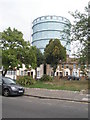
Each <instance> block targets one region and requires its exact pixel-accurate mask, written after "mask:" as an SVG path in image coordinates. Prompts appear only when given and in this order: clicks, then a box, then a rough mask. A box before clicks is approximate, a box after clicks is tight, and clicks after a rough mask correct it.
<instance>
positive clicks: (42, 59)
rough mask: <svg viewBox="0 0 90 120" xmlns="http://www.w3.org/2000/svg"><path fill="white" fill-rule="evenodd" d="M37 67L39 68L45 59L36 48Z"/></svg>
mask: <svg viewBox="0 0 90 120" xmlns="http://www.w3.org/2000/svg"><path fill="white" fill-rule="evenodd" d="M36 56H37V66H38V67H39V66H40V65H41V64H43V63H44V61H45V58H44V54H42V53H41V51H40V49H38V48H37V53H36Z"/></svg>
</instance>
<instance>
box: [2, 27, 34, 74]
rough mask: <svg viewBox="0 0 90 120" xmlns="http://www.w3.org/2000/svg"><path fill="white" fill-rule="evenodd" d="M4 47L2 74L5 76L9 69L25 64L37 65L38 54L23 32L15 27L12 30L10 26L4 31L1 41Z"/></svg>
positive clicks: (27, 65)
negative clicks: (25, 38)
mask: <svg viewBox="0 0 90 120" xmlns="http://www.w3.org/2000/svg"><path fill="white" fill-rule="evenodd" d="M0 44H1V47H2V65H3V71H2V75H3V76H5V74H6V73H7V70H9V69H12V70H13V69H15V68H17V69H18V68H19V67H22V64H25V65H26V67H27V68H28V67H29V65H32V67H36V56H35V55H36V54H35V52H33V51H34V48H33V47H31V46H30V43H29V42H27V41H25V40H24V39H23V34H22V33H21V32H20V31H18V30H16V29H15V28H14V29H13V30H11V28H10V27H9V28H8V29H7V30H5V31H3V32H2V38H1V41H0Z"/></svg>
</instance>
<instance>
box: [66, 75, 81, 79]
mask: <svg viewBox="0 0 90 120" xmlns="http://www.w3.org/2000/svg"><path fill="white" fill-rule="evenodd" d="M68 80H80V77H77V76H71V75H69V76H68Z"/></svg>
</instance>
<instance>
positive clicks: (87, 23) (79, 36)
mask: <svg viewBox="0 0 90 120" xmlns="http://www.w3.org/2000/svg"><path fill="white" fill-rule="evenodd" d="M86 11H87V9H86ZM70 14H71V15H72V16H73V17H74V23H73V25H72V27H71V41H79V42H80V44H81V45H82V47H81V48H80V46H79V51H78V53H77V56H78V57H79V58H80V63H82V64H85V63H86V62H87V61H88V57H89V54H90V53H89V52H90V50H89V49H90V48H89V46H90V35H89V34H90V17H88V15H87V13H85V14H83V13H80V12H78V11H75V13H71V12H70Z"/></svg>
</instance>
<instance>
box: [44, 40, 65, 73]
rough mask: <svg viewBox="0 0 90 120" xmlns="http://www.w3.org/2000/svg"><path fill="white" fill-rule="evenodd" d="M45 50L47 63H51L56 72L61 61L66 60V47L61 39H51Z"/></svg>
mask: <svg viewBox="0 0 90 120" xmlns="http://www.w3.org/2000/svg"><path fill="white" fill-rule="evenodd" d="M44 51H45V52H44V54H45V60H46V63H48V64H51V66H52V67H53V69H54V72H55V70H56V67H57V64H58V63H59V61H60V60H61V61H65V60H66V48H64V47H63V46H62V45H61V43H60V40H58V39H55V40H53V39H51V40H50V41H49V44H48V45H46V48H45V50H44Z"/></svg>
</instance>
